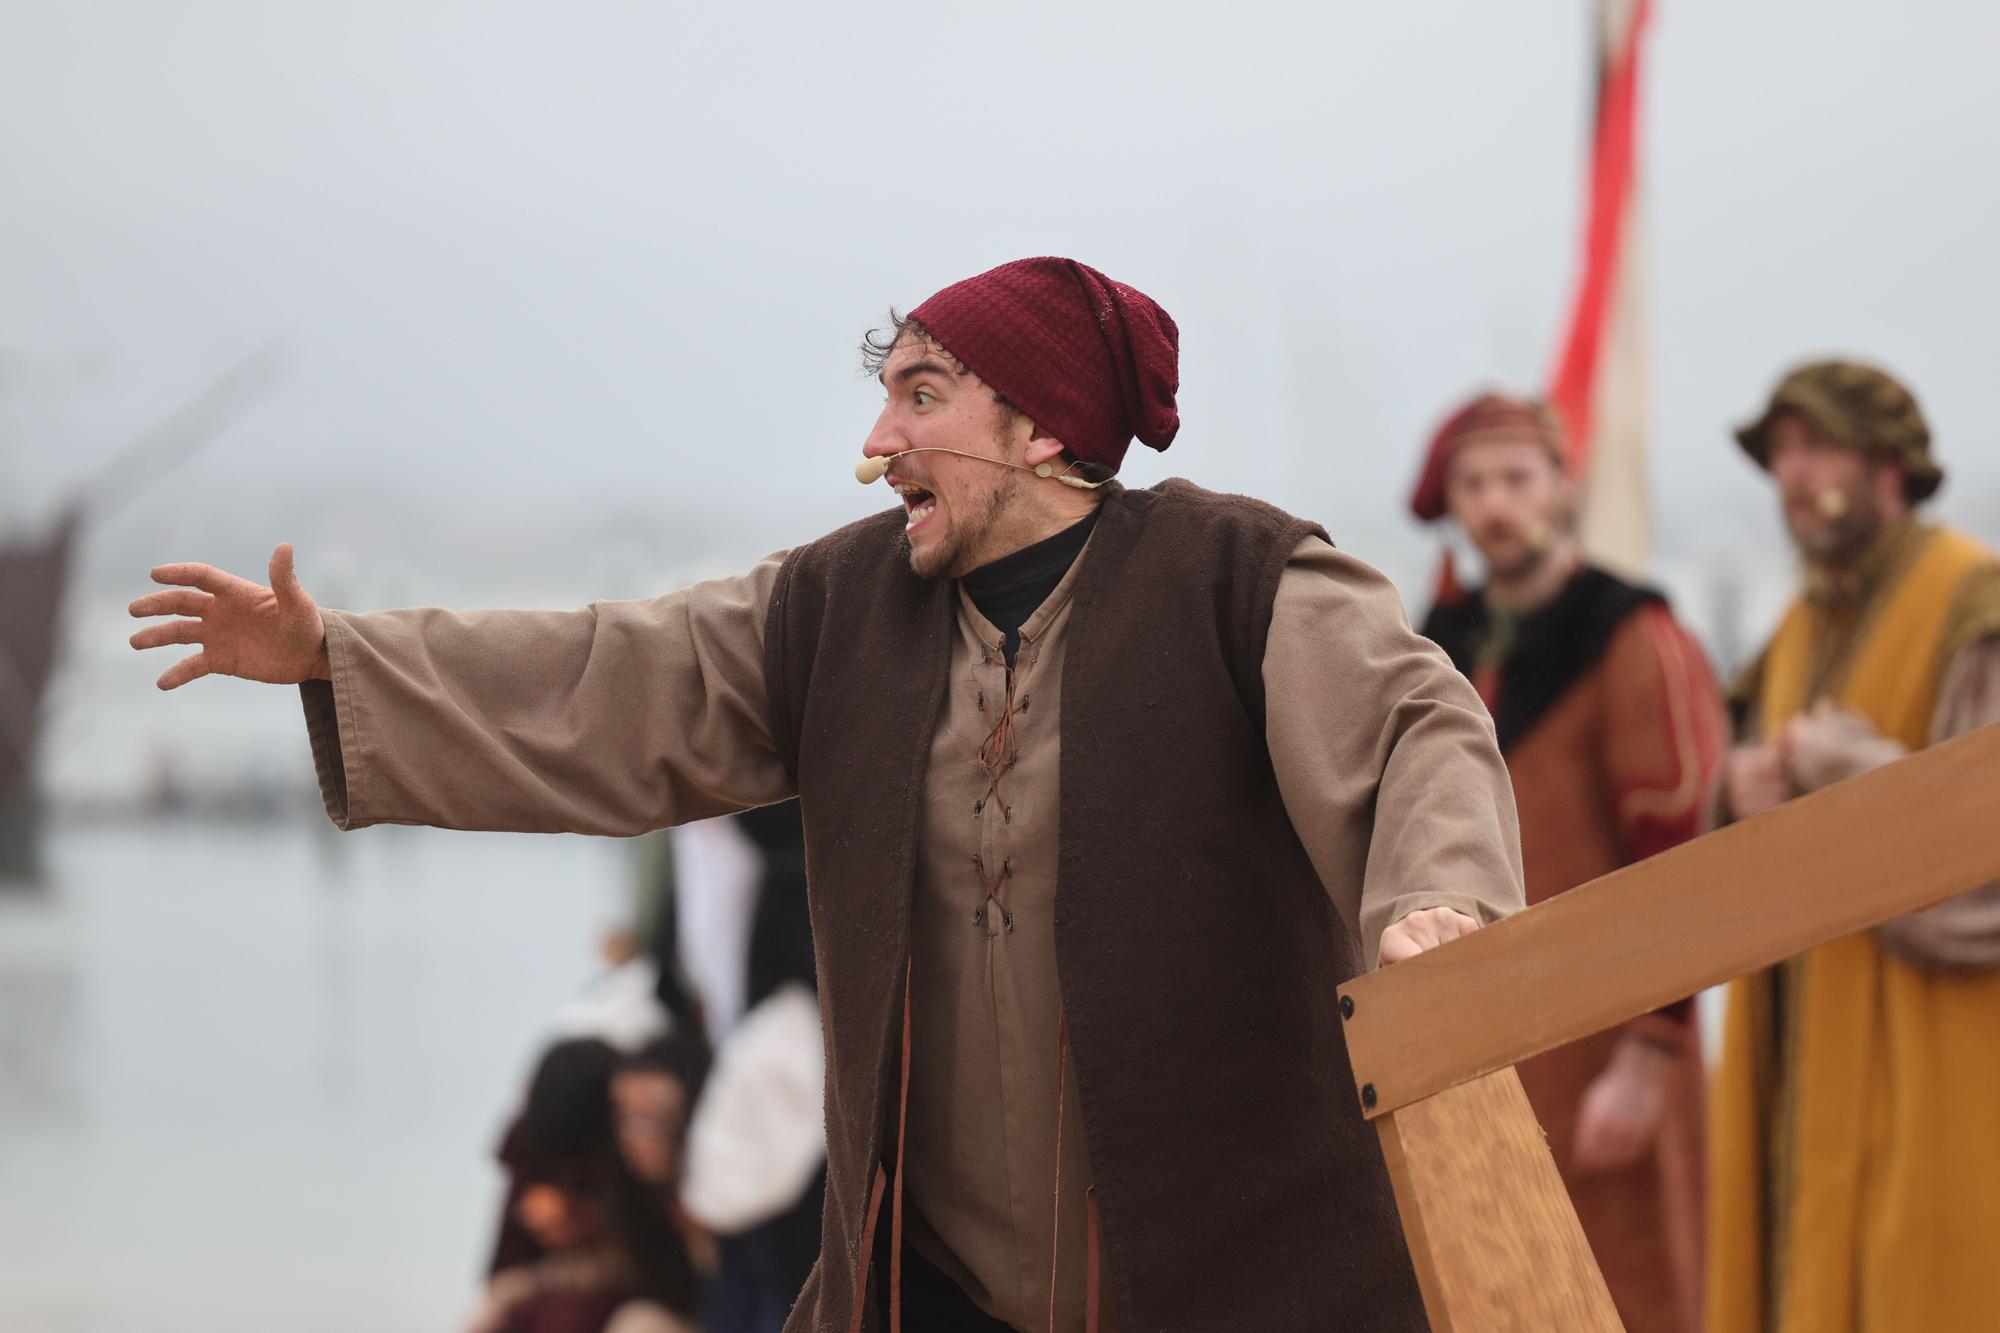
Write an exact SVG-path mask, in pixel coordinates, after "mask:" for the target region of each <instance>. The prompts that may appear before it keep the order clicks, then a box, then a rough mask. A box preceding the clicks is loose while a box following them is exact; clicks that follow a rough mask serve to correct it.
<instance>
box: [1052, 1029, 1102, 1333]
mask: <svg viewBox="0 0 2000 1333" xmlns="http://www.w3.org/2000/svg"><path fill="white" fill-rule="evenodd" d="M1068 1072H1069V1010H1068V1008H1066V1007H1065V1008H1063V1009H1060V1010H1058V1011H1057V1013H1056V1202H1055V1218H1054V1221H1053V1223H1052V1225H1051V1226H1050V1227H1049V1333H1056V1275H1057V1272H1058V1271H1059V1266H1060V1264H1061V1261H1062V1145H1063V1107H1064V1105H1065V1103H1066V1102H1067V1100H1068V1097H1067V1095H1066V1094H1067V1093H1068V1091H1069V1089H1068V1080H1067V1078H1066V1075H1067V1074H1068ZM1083 1201H1084V1213H1085V1219H1084V1221H1085V1224H1084V1263H1083V1328H1084V1333H1097V1303H1098V1255H1099V1254H1100V1253H1101V1251H1102V1249H1103V1229H1102V1227H1101V1226H1100V1224H1099V1223H1098V1220H1097V1187H1096V1186H1095V1185H1092V1186H1091V1187H1090V1188H1089V1189H1087V1190H1085V1191H1084V1195H1083Z"/></svg>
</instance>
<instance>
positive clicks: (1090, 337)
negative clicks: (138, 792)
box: [910, 258, 1181, 469]
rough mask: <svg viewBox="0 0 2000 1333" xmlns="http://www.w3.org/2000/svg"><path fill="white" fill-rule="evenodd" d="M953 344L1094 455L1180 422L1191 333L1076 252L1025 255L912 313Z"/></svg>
mask: <svg viewBox="0 0 2000 1333" xmlns="http://www.w3.org/2000/svg"><path fill="white" fill-rule="evenodd" d="M910 318H911V319H914V320H916V321H917V322H918V323H919V324H921V325H923V326H924V328H925V329H927V330H929V332H930V334H931V336H932V337H934V338H936V339H937V340H938V342H939V343H940V344H941V345H942V346H943V347H944V349H945V350H946V351H948V352H950V353H951V354H952V355H953V356H955V357H957V358H958V359H959V360H960V361H962V362H964V363H965V365H966V367H967V368H968V369H970V370H971V371H972V373H973V374H975V375H977V376H979V378H980V379H982V380H985V381H986V383H987V384H988V385H990V386H992V388H993V390H994V392H996V393H998V394H1000V395H1001V396H1002V397H1004V398H1006V400H1007V401H1008V402H1010V403H1012V404H1013V405H1014V406H1016V407H1018V408H1020V409H1021V410H1022V411H1023V412H1025V413H1027V414H1028V416H1029V417H1030V418H1032V419H1033V421H1034V423H1035V425H1036V426H1037V427H1039V428H1040V429H1041V430H1043V431H1044V432H1046V433H1048V434H1050V435H1053V436H1055V438H1057V439H1058V440H1061V441H1062V442H1063V443H1064V444H1065V445H1067V446H1068V447H1069V451H1070V452H1071V453H1073V454H1075V455H1076V456H1077V457H1078V458H1080V459H1082V460H1083V461H1085V462H1088V463H1102V464H1103V465H1104V466H1106V467H1108V468H1113V469H1116V468H1117V466H1118V464H1119V463H1120V462H1121V461H1122V460H1123V459H1124V457H1125V450H1126V448H1127V447H1128V446H1129V445H1130V444H1131V443H1132V437H1133V436H1135V435H1136V436H1138V437H1139V442H1140V443H1141V444H1145V445H1149V446H1151V447H1152V448H1155V449H1164V448H1166V447H1167V446H1168V445H1169V444H1172V443H1173V441H1174V433H1175V432H1176V431H1178V430H1179V429H1180V428H1181V418H1180V413H1179V411H1178V410H1176V409H1175V407H1174V394H1175V392H1176V391H1177V390H1179V388H1180V383H1181V380H1180V330H1179V329H1178V328H1177V327H1175V325H1174V321H1173V317H1172V316H1171V315H1169V314H1167V312H1166V311H1164V310H1162V309H1160V307H1159V306H1157V305H1155V304H1153V299H1152V298H1151V297H1149V296H1147V295H1146V294H1145V293H1144V292H1142V291H1140V290H1139V289H1138V288H1136V287H1127V286H1126V285H1125V284H1124V283H1122V282H1113V281H1112V280H1111V279H1110V278H1107V277H1105V276H1104V275H1103V274H1102V273H1099V272H1098V271H1097V270H1096V269H1094V268H1092V267H1090V266H1089V265H1088V264H1079V263H1077V262H1076V261H1075V260H1074V259H1054V258H1043V259H1017V260H1015V261H1014V262H1013V263H1011V264H1002V265H1001V266H1000V267H999V268H996V269H991V270H989V271H988V272H985V273H982V274H980V275H979V276H978V277H976V278H967V279H966V280H965V281H964V282H955V283H953V284H952V285H951V286H949V287H947V288H945V289H944V290H943V291H941V292H939V293H937V294H936V295H935V296H933V297H931V298H930V299H929V300H928V301H925V302H924V303H923V304H922V305H920V306H918V307H917V308H916V309H915V310H912V311H911V312H910Z"/></svg>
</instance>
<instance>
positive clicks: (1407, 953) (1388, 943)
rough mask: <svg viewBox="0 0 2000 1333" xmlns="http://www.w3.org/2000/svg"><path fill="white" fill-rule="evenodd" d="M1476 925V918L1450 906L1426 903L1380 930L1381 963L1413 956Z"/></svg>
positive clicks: (1398, 960) (1466, 932) (1467, 933)
mask: <svg viewBox="0 0 2000 1333" xmlns="http://www.w3.org/2000/svg"><path fill="white" fill-rule="evenodd" d="M1478 929H1479V922H1478V921H1476V920H1474V919H1473V918H1472V917H1469V916H1467V915H1466V914H1465V913H1463V912H1460V911H1457V910H1456V909H1454V908H1450V907H1425V908H1421V909H1419V910H1417V911H1415V912H1412V913H1410V914H1409V915H1408V916H1406V917H1403V918H1402V919H1401V920H1399V921H1397V922H1396V923H1395V924H1394V925H1392V926H1390V927H1389V928H1388V929H1387V930H1385V931H1383V932H1382V940H1381V943H1380V944H1379V945H1378V946H1377V952H1378V954H1379V955H1380V957H1381V960H1382V963H1383V965H1384V966H1387V965H1388V964H1390V963H1399V962H1401V961H1403V960H1404V959H1405V958H1414V957H1415V956H1416V955H1418V954H1420V953H1423V952H1424V951H1425V950H1427V949H1435V948H1436V947H1437V946H1438V945H1440V944H1443V943H1445V942H1447V941H1449V940H1455V939H1457V938H1458V937H1459V936H1461V935H1470V934H1471V933H1472V932H1473V931H1475V930H1478Z"/></svg>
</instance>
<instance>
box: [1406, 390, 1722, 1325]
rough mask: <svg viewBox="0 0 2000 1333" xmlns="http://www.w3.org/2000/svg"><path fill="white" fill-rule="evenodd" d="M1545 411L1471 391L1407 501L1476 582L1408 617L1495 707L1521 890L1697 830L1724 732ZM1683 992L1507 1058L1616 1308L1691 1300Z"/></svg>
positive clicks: (1602, 866)
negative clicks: (1464, 545) (1607, 1024)
mask: <svg viewBox="0 0 2000 1333" xmlns="http://www.w3.org/2000/svg"><path fill="white" fill-rule="evenodd" d="M1575 491H1576V488H1575V485H1574V484H1573V481H1572V479H1571V476H1570V473H1569V467H1568V458H1567V450H1566V449H1565V447H1564V441H1563V435H1562V430H1561V426H1560V424H1559V423H1558V422H1557V420H1556V418H1555V416H1554V414H1553V413H1551V412H1550V411H1549V410H1548V409H1547V408H1546V407H1544V406H1543V405H1542V404H1540V403H1536V402H1530V401H1524V400H1521V399H1516V398H1511V397H1507V396H1505V395H1502V394H1497V393H1487V394H1481V395H1479V396H1478V397H1476V398H1474V399H1473V400H1472V401H1471V402H1469V403H1467V404H1466V405H1465V406H1464V407H1462V408H1460V409H1459V410H1458V411H1457V412H1455V413H1453V414H1452V416H1451V417H1450V418H1449V419H1448V420H1447V421H1446V422H1445V423H1444V425H1443V426H1442V427H1441V428H1440V429H1439V431H1438V433H1437V435H1436V436H1435V437H1434V438H1433V439H1432V441H1431V445H1430V450H1429V453H1428V455H1427V456H1426V458H1425V462H1424V471H1423V475H1422V477H1421V478H1420V480H1419V483H1418V487H1417V493H1416V495H1415V497H1414V498H1413V500H1412V508H1413V509H1414V510H1415V511H1416V514H1417V516H1418V517H1419V518H1421V519H1423V520H1425V521H1427V522H1435V521H1437V520H1439V519H1442V518H1446V517H1449V518H1451V519H1452V520H1453V521H1454V522H1456V523H1457V524H1458V525H1459V527H1460V528H1462V529H1463V530H1464V532H1465V534H1466V536H1467V537H1468V538H1469V539H1470V540H1471V542H1472V544H1473V545H1474V546H1475V547H1477V548H1478V550H1479V554H1480V557H1481V559H1482V560H1483V561H1484V563H1485V566H1486V581H1485V583H1484V585H1483V586H1481V587H1480V588H1478V589H1476V590H1474V591H1472V592H1469V593H1466V592H1458V591H1456V590H1451V589H1448V590H1446V592H1445V593H1444V594H1443V596H1441V598H1440V600H1439V602H1438V604H1437V606H1435V607H1434V608H1432V610H1431V613H1430V616H1429V618H1428V619H1427V620H1426V622H1425V624H1424V633H1425V634H1426V635H1428V636H1429V637H1431V638H1432V639H1434V640H1436V641H1437V643H1438V644H1439V645H1440V646H1441V647H1443V648H1444V650H1445V651H1446V652H1447V653H1449V654H1450V655H1451V659H1452V661H1453V662H1454V663H1456V664H1457V665H1458V667H1459V668H1460V670H1462V671H1464V672H1465V673H1466V675H1467V676H1469V677H1471V679H1472V682H1473V684H1474V686H1475V688H1477V689H1478V691H1479V695H1480V697H1481V698H1482V699H1484V700H1485V701H1486V704H1487V706H1488V707H1489V708H1490V709H1492V711H1493V718H1494V724H1495V727H1496V729H1497V731H1498V733H1499V740H1500V748H1501V751H1502V753H1503V754H1505V756H1506V759H1507V769H1508V772H1509V773H1510V774H1511V775H1512V777H1513V780H1514V794H1515V797H1516V799H1517V800H1518V802H1519V805H1520V815H1521V856H1522V862H1523V864H1524V866H1525V867H1526V870H1527V890H1528V901H1529V902H1531V903H1534V902H1540V901H1542V900H1543V899H1546V898H1549V897H1552V896H1554V895H1555V894H1558V893H1561V892H1563V891H1564V890H1566V889H1572V888H1575V887H1576V886H1577V885H1579V884H1582V883H1585V882H1587V881H1589V880H1592V879H1595V878H1597V877H1598V876H1599V875H1603V874H1608V873H1609V872H1611V871H1613V870H1615V869H1617V868H1618V867H1619V866H1622V865H1629V864H1631V863H1632V862H1634V861H1637V860H1639V859H1641V858H1643V857H1647V856H1651V855H1652V854H1653V853H1654V852H1657V851H1661V850H1663V849H1665V848H1667V847H1671V846H1673V845H1674V844H1675V843H1678V842H1683V841H1685V840H1686V839H1688V838H1691V837H1693V836H1694V835H1695V834H1696V833H1698V832H1700V831H1701V830H1700V826H1701V819H1702V811H1703V801H1702V798H1703V795H1704V793H1705V790H1706V786H1707V782H1708V779H1709V777H1710V775H1711V774H1712V773H1713V772H1714V771H1715V769H1716V767H1717V765H1718V764H1719V763H1720V762H1721V757H1722V752H1723V749H1724V746H1725V744H1726V739H1725V733H1724V720H1723V709H1722V700H1721V697H1720V692H1719V691H1718V690H1717V688H1716V685H1715V680H1714V677H1713V676H1712V675H1711V673H1710V671H1709V668H1708V663H1707V661H1706V659H1705V658H1704V657H1703V655H1702V651H1701V649H1700V648H1699V647H1698V646H1697V645H1696V644H1695V642H1694V640H1693V638H1692V637H1691V636H1690V635H1689V634H1688V633H1687V632H1686V631H1685V630H1683V629H1682V628H1681V627H1680V625H1679V624H1678V623H1677V622H1676V621H1675V619H1674V617H1673V613H1672V612H1671V611H1669V610H1668V608H1667V604H1666V601H1665V600H1664V599H1663V598H1662V597H1661V596H1660V595H1659V594H1658V593H1656V592H1653V591H1651V590H1650V589H1646V588H1641V587H1635V586H1634V585H1632V584H1630V583H1627V582H1625V581H1624V580H1622V579H1620V578H1618V577H1616V576H1615V575H1613V574H1611V573H1609V572H1607V571H1605V570H1603V569H1599V568H1596V567H1594V566H1592V565H1590V564H1588V563H1586V561H1585V560H1584V557H1583V554H1582V552H1581V550H1580V549H1579V547H1578V543H1577V537H1576V532H1575V522H1574V519H1575V500H1576V495H1575ZM1692 1019H1693V1003H1692V1001H1683V1002H1681V1003H1679V1004H1677V1005H1673V1006H1671V1007H1669V1008H1667V1009H1664V1010H1661V1011H1659V1012H1657V1013H1653V1014H1648V1015H1645V1016H1644V1017H1642V1018H1637V1019H1634V1020H1633V1021H1631V1022H1630V1023H1627V1024H1625V1025H1624V1026H1622V1027H1619V1028H1614V1029H1612V1030H1610V1031H1608V1032H1601V1033H1598V1034H1597V1035H1595V1036H1592V1037H1586V1038H1585V1039H1583V1040H1582V1041H1578V1042H1573V1043H1571V1044H1570V1045H1568V1046H1565V1047H1561V1048H1560V1049H1557V1050H1554V1051H1550V1052H1549V1053H1548V1054H1546V1055H1541V1056H1537V1057H1536V1058H1535V1059H1532V1060H1528V1061H1525V1062H1523V1063H1522V1064H1521V1066H1520V1074H1521V1084H1522V1086H1523V1087H1524V1088H1525V1089H1526V1090H1527V1093H1528V1100H1529V1102H1530V1103H1532V1104H1533V1106H1534V1108H1535V1115H1536V1117H1537V1118H1538V1119H1539V1120H1540V1121H1541V1123H1542V1127H1543V1129H1545V1130H1546V1131H1547V1132H1548V1136H1549V1149H1550V1151H1551V1152H1552V1153H1553V1154H1554V1155H1555V1159H1556V1165H1557V1166H1558V1168H1559V1169H1560V1170H1561V1172H1562V1176H1563V1181H1564V1183H1565V1184H1566V1185H1567V1186H1568V1187H1569V1192H1570V1198H1571V1199H1572V1200H1574V1202H1575V1204H1576V1211H1577V1217H1578V1218H1579V1219H1580V1220H1581V1221H1582V1223H1583V1230H1584V1234H1585V1235H1586V1236H1588V1237H1589V1238H1590V1245H1591V1249H1592V1251H1593V1252H1594V1253H1595V1254H1596V1256H1597V1263H1598V1267H1599V1268H1601V1269H1602V1270H1603V1272H1604V1278H1605V1282H1606V1283H1607V1284H1608V1285H1609V1286H1610V1288H1611V1295H1612V1299H1613V1300H1614V1301H1615V1302H1616V1303H1617V1306H1618V1313H1619V1316H1620V1318H1622V1319H1623V1320H1624V1323H1625V1326H1626V1327H1627V1328H1628V1329H1631V1330H1633V1333H1649V1331H1650V1330H1659V1331H1660V1333H1694V1330H1696V1329H1698V1328H1699V1327H1700V1320H1701V1299H1700V1290H1701V1287H1700V1283H1701V1272H1702V1268H1701V1263H1702V1254H1701V1232H1702V1169H1703V1161H1702V1089H1703V1078H1702V1061H1701V1046H1700V1041H1699V1039H1698V1033H1697V1031H1696V1029H1695V1025H1694V1023H1693V1021H1692Z"/></svg>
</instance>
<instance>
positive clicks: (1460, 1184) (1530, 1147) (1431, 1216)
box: [1375, 1069, 1625, 1333]
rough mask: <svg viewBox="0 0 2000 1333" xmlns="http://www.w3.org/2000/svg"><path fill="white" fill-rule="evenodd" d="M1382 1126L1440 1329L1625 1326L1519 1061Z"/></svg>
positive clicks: (1504, 1332) (1587, 1331)
mask: <svg viewBox="0 0 2000 1333" xmlns="http://www.w3.org/2000/svg"><path fill="white" fill-rule="evenodd" d="M1375 1128H1376V1131H1377V1132H1378V1133H1379V1134H1380V1135H1381V1138H1382V1156H1383V1158H1384V1159H1385V1160H1387V1162H1388V1164H1389V1179H1390V1181H1391V1182H1392V1183H1393V1184H1394V1185H1395V1187H1396V1207H1397V1210H1398V1211H1399V1212H1400V1213H1401V1214H1402V1219H1403V1235H1404V1236H1405V1237H1406V1238H1407V1239H1408V1241H1409V1244H1410V1258H1411V1260H1412V1261H1413V1262H1414V1263H1415V1265H1416V1269H1417V1284H1418V1285H1419V1286H1420V1287H1422V1288H1423V1293H1424V1309H1425V1311H1426V1313H1428V1314H1429V1315H1430V1322H1431V1329H1432V1331H1433V1333H1510V1331H1511V1330H1517V1329H1518V1330H1521V1333H1543V1331H1544V1330H1547V1329H1562V1330H1564V1333H1622V1330H1623V1329H1624V1327H1625V1326H1624V1324H1622V1323H1621V1322H1619V1319H1618V1311H1617V1309H1616V1307H1614V1306H1613V1305H1612V1303H1611V1293H1610V1291H1609V1290H1608V1289H1607V1288H1606V1287H1605V1285H1604V1277H1603V1275H1602V1274H1601V1273H1599V1272H1598V1271H1597V1263H1596V1260H1595V1259H1594V1258H1593V1257H1592V1255H1591V1252H1590V1242H1589V1241H1587V1240H1585V1239H1584V1235H1583V1227H1582V1226H1581V1225H1580V1224H1579V1223H1578V1222H1577V1220H1576V1209H1575V1207H1574V1206H1572V1205H1571V1203H1570V1201H1569V1192H1568V1191H1567V1190H1566V1189H1564V1188H1563V1183H1562V1177H1561V1176H1559V1175H1557V1174H1556V1164H1555V1161H1554V1159H1552V1158H1551V1157H1550V1156H1549V1148H1548V1143H1547V1141H1546V1140H1545V1139H1544V1138H1543V1137H1542V1127H1541V1126H1540V1125H1539V1124H1537V1123H1536V1122H1535V1113H1534V1112H1533V1111H1532V1110H1531V1109H1529V1106H1528V1098H1527V1094H1526V1093H1524V1092H1522V1091H1521V1080H1520V1078H1519V1077H1517V1076H1516V1075H1515V1073H1514V1071H1513V1070H1512V1069H1502V1070H1500V1071H1499V1072H1497V1073H1493V1074H1487V1075H1486V1076H1484V1077H1483V1078H1478V1079H1474V1080H1473V1081H1472V1082H1470V1083H1463V1084H1460V1085H1459V1086H1458V1087H1455V1088H1451V1089H1448V1090H1447V1091H1444V1092H1441V1093H1438V1094H1437V1095H1436V1096H1433V1097H1427V1098H1425V1099H1424V1100H1423V1101H1420V1102H1415V1103H1412V1104H1411V1105H1409V1106H1406V1107H1404V1108H1403V1109H1402V1110H1400V1111H1397V1112H1395V1113H1394V1114H1391V1115H1385V1116H1383V1117H1382V1118H1381V1119H1379V1120H1377V1121H1376V1122H1375Z"/></svg>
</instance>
